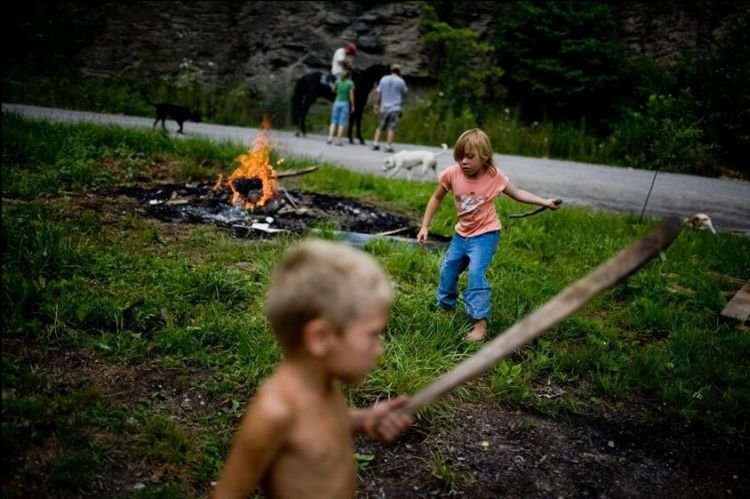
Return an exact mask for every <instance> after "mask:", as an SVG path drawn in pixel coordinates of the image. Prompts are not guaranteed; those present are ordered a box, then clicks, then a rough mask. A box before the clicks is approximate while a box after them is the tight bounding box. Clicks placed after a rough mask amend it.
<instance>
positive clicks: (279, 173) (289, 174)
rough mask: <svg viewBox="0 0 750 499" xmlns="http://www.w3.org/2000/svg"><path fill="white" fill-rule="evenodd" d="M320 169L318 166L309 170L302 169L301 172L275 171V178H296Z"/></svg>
mask: <svg viewBox="0 0 750 499" xmlns="http://www.w3.org/2000/svg"><path fill="white" fill-rule="evenodd" d="M318 168H320V167H319V166H317V165H316V166H311V167H309V168H304V169H302V170H286V171H277V172H276V178H284V177H298V176H299V175H306V174H308V173H312V172H314V171H315V170H317V169H318Z"/></svg>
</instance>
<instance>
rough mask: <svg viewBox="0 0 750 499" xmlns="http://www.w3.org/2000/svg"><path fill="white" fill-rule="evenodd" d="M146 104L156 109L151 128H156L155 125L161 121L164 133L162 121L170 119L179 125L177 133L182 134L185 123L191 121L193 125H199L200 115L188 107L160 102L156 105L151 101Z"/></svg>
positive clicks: (164, 127)
mask: <svg viewBox="0 0 750 499" xmlns="http://www.w3.org/2000/svg"><path fill="white" fill-rule="evenodd" d="M147 102H148V103H149V104H151V105H152V106H154V107H155V108H156V120H154V126H153V127H152V128H156V124H157V123H159V121H161V127H162V128H163V129H164V130H165V131H166V129H167V127H166V126H165V125H164V121H165V120H166V119H167V118H171V119H173V120H175V121H176V122H177V124H178V125H180V129H179V130H178V131H177V133H182V124H183V123H185V122H186V121H193V122H195V123H200V121H201V115H200V113H199V112H198V111H193V110H192V109H190V108H188V107H185V106H178V105H176V104H169V103H168V102H160V103H158V104H154V103H153V102H151V101H147Z"/></svg>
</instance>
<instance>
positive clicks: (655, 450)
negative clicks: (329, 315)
mask: <svg viewBox="0 0 750 499" xmlns="http://www.w3.org/2000/svg"><path fill="white" fill-rule="evenodd" d="M357 444H358V445H357V447H358V452H360V453H367V454H372V455H374V456H375V457H374V459H373V460H372V461H371V462H370V464H369V465H368V466H367V467H366V468H365V469H364V470H363V471H361V472H360V478H361V487H360V497H367V498H380V497H407V496H408V497H436V496H438V497H442V496H446V495H456V496H463V497H731V496H740V497H747V496H748V494H749V493H750V485H749V484H748V481H747V470H746V463H747V462H748V458H749V457H750V456H749V455H748V448H747V445H746V443H741V442H731V443H730V442H728V441H726V440H723V439H719V438H717V437H715V436H713V435H711V434H709V433H705V432H703V431H700V430H696V429H691V428H684V427H655V426H648V425H638V424H635V425H634V424H632V423H630V422H623V421H617V420H614V421H608V422H601V421H595V420H586V419H583V418H578V417H560V418H557V419H546V418H542V417H538V416H535V415H532V414H527V413H524V412H520V411H509V410H507V409H504V408H501V407H498V406H494V405H462V406H461V407H459V408H458V409H457V411H456V413H455V416H454V418H453V419H452V420H451V421H447V422H443V423H442V424H436V425H434V426H432V427H429V428H421V429H420V428H417V429H415V430H412V431H410V432H409V433H408V434H407V435H405V437H404V438H403V439H401V440H400V441H399V442H397V443H396V444H395V445H393V446H390V447H382V446H379V445H377V444H373V443H371V442H368V441H366V440H364V439H359V440H358V441H357Z"/></svg>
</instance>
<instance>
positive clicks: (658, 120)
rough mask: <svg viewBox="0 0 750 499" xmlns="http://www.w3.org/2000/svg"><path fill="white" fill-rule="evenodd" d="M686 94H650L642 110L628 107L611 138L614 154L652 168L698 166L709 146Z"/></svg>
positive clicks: (675, 169) (674, 169) (681, 169)
mask: <svg viewBox="0 0 750 499" xmlns="http://www.w3.org/2000/svg"><path fill="white" fill-rule="evenodd" d="M702 138H703V130H702V123H701V120H700V119H699V118H698V117H697V112H696V110H695V109H694V104H693V101H692V99H691V98H690V96H689V95H686V94H683V95H680V96H678V97H672V96H665V95H652V96H651V97H650V98H649V100H648V103H647V104H646V106H645V108H644V109H643V111H628V112H626V114H625V117H624V118H623V120H622V121H621V122H620V123H619V125H618V126H617V128H616V129H615V132H614V134H613V135H612V137H611V138H610V141H611V144H612V147H613V148H614V149H615V151H616V152H615V155H618V156H623V157H624V158H625V161H626V162H627V163H628V164H632V165H634V166H639V167H643V168H647V169H652V170H661V171H672V172H681V173H690V172H694V171H696V170H699V167H700V164H701V161H703V160H705V158H706V156H707V154H708V149H707V147H706V146H705V145H704V144H703V141H702Z"/></svg>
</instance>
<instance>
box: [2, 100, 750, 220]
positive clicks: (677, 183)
mask: <svg viewBox="0 0 750 499" xmlns="http://www.w3.org/2000/svg"><path fill="white" fill-rule="evenodd" d="M2 110H3V112H8V111H12V112H16V113H19V114H22V115H24V116H28V117H36V118H47V119H50V120H56V121H66V122H80V121H86V122H97V123H106V124H116V125H121V126H134V127H145V128H150V127H151V126H152V124H153V121H152V120H151V119H150V118H139V117H134V116H124V115H113V114H100V113H90V112H82V111H67V110H62V109H51V108H43V107H36V106H26V105H19V104H5V103H3V104H2ZM168 128H169V130H170V132H171V133H174V132H175V131H176V130H177V125H176V124H175V123H174V122H170V123H168ZM257 131H258V130H257V129H255V128H242V127H233V126H223V125H212V124H206V123H190V122H188V123H186V124H185V134H186V135H187V136H203V137H207V138H210V139H212V140H217V141H233V142H238V143H240V144H243V145H246V146H249V145H250V143H251V141H252V138H253V137H254V136H255V134H256V133H257ZM271 137H272V139H273V140H274V141H275V142H276V147H277V148H278V150H279V151H280V152H281V153H282V154H285V155H289V156H296V157H303V158H309V159H310V160H311V161H313V162H320V161H327V162H330V163H335V164H338V165H342V166H344V167H346V168H350V169H352V170H356V171H360V172H367V173H373V174H376V175H382V174H383V172H382V170H381V167H382V165H383V160H384V159H385V158H386V157H387V155H386V153H384V152H382V151H381V152H377V151H372V150H371V149H370V148H369V146H368V147H365V146H360V145H348V144H347V145H345V146H343V147H336V146H330V145H327V144H326V143H325V137H323V136H320V135H308V136H307V137H305V138H298V137H295V136H294V134H293V133H291V132H282V131H272V133H271ZM394 146H395V148H396V150H397V151H398V150H401V149H414V148H417V147H418V148H420V149H429V150H433V151H435V152H439V150H440V149H439V148H435V147H424V146H414V145H408V144H400V143H397V144H394ZM495 156H496V158H495V159H496V161H497V164H498V165H499V166H500V168H501V169H502V170H503V171H504V172H505V173H506V174H507V175H508V176H509V177H510V178H511V180H512V181H513V182H514V183H515V184H516V185H518V186H520V187H523V188H524V189H527V190H529V191H531V192H534V193H535V194H539V195H540V196H545V197H546V196H549V197H560V198H563V199H564V200H565V202H566V203H568V204H575V205H579V206H587V207H590V208H594V209H598V210H603V211H612V212H631V213H636V214H639V213H640V212H641V209H642V208H643V203H644V201H645V199H646V194H647V193H648V189H649V186H650V185H651V181H652V179H653V177H654V174H653V172H649V171H645V170H635V169H630V168H621V167H613V166H605V165H594V164H587V163H575V162H572V161H559V160H551V159H537V158H527V157H522V156H508V155H503V154H497V155H495ZM438 160H439V161H438V169H443V168H446V167H448V166H450V165H451V164H452V162H453V158H452V155H451V152H450V150H448V151H447V152H446V153H445V154H443V155H441V156H439V157H438ZM415 178H416V179H418V178H419V176H418V175H416V176H415ZM425 201H426V200H425ZM699 212H702V213H706V214H708V215H709V216H710V217H711V219H712V220H713V223H714V226H715V227H716V229H717V230H718V231H722V232H734V233H739V234H744V235H750V182H744V181H735V180H721V179H713V178H704V177H694V176H690V175H679V174H674V173H659V174H658V176H657V178H656V183H655V185H654V189H653V192H652V193H651V197H650V199H649V202H648V207H647V209H646V214H647V215H650V216H654V217H664V216H668V215H677V216H679V217H681V218H684V217H687V216H690V215H693V214H695V213H699Z"/></svg>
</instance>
